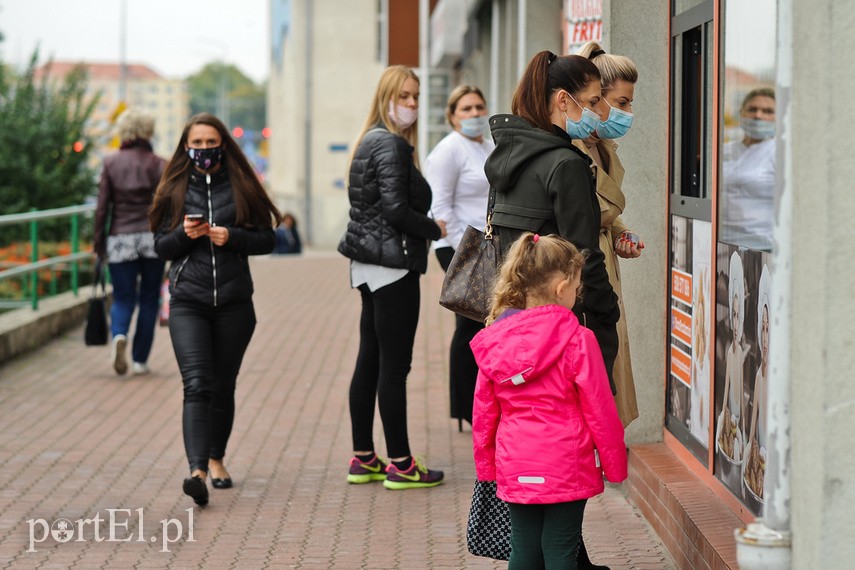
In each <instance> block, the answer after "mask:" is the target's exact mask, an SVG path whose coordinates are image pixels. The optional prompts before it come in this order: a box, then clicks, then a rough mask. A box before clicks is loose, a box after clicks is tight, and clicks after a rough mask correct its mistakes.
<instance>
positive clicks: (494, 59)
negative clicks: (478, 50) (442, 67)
mask: <svg viewBox="0 0 855 570" xmlns="http://www.w3.org/2000/svg"><path fill="white" fill-rule="evenodd" d="M499 18H500V15H499V0H493V6H492V7H491V12H490V112H491V113H498V112H499V30H500V29H501V28H500V27H499Z"/></svg>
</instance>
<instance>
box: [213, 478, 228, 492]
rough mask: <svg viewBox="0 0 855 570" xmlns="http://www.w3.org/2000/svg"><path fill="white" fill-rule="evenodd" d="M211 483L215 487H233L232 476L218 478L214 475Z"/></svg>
mask: <svg viewBox="0 0 855 570" xmlns="http://www.w3.org/2000/svg"><path fill="white" fill-rule="evenodd" d="M211 485H213V486H214V489H231V488H232V478H231V477H226V478H225V479H216V478H214V477H212V478H211Z"/></svg>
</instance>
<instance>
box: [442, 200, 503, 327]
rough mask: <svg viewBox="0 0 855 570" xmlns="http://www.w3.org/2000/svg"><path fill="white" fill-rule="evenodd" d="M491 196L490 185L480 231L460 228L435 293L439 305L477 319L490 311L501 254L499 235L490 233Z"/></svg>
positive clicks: (491, 229)
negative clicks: (482, 227) (459, 233)
mask: <svg viewBox="0 0 855 570" xmlns="http://www.w3.org/2000/svg"><path fill="white" fill-rule="evenodd" d="M495 199H496V195H495V190H493V189H491V190H490V207H489V210H488V211H487V224H486V226H485V227H484V231H481V230H479V229H478V228H475V227H472V226H467V228H466V231H464V232H463V238H461V240H460V244H459V245H458V246H457V249H456V250H455V252H454V257H453V258H452V259H451V263H450V264H449V266H448V271H446V272H445V279H444V280H443V282H442V291H441V293H440V295H439V304H440V305H442V306H443V307H445V308H446V309H449V310H451V311H454V312H455V313H457V314H458V315H461V316H464V317H466V318H469V319H472V320H473V321H478V322H481V323H483V322H484V321H485V320H486V319H487V315H489V314H490V307H491V305H492V304H493V286H494V284H495V282H496V276H497V275H498V273H499V262H500V257H501V255H500V253H501V249H500V244H499V236H498V235H494V234H493V226H492V224H491V220H492V218H493V204H494V202H495Z"/></svg>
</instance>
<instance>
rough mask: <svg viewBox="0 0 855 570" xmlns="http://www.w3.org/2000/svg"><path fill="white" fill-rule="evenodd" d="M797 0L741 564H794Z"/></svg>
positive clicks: (762, 569) (783, 79)
mask: <svg viewBox="0 0 855 570" xmlns="http://www.w3.org/2000/svg"><path fill="white" fill-rule="evenodd" d="M792 21H793V14H792V0H778V46H777V48H778V61H777V86H776V94H775V99H776V107H777V113H776V115H777V122H778V124H777V151H776V157H775V158H776V160H777V163H778V168H777V173H776V175H777V176H776V181H775V186H776V188H775V190H776V195H777V196H778V203H777V204H776V206H777V213H778V217H777V220H776V221H775V244H776V249H775V263H774V268H773V270H772V283H773V286H772V293H771V299H770V308H771V311H772V315H771V316H772V321H771V322H770V324H769V381H768V383H767V394H768V395H767V398H768V399H767V409H766V414H767V430H768V438H767V441H768V448H767V453H768V457H767V459H766V476H765V478H764V482H763V496H764V497H765V502H764V506H763V516H762V517H761V518H759V519H757V521H756V522H754V523H751V524H749V525H747V526H746V527H745V528H740V529H736V530H735V531H734V535H735V537H736V559H737V562H738V563H739V567H740V569H741V570H772V569H775V570H778V569H789V568H790V567H791V565H792V543H791V535H790V502H791V501H790V499H791V492H790V475H791V471H790V449H791V440H790V429H791V425H790V384H791V367H790V354H791V346H792V252H793V176H792V164H793V162H792V141H793V137H792V103H791V98H790V93H791V88H792V39H793V34H792Z"/></svg>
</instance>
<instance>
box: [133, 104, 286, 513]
mask: <svg viewBox="0 0 855 570" xmlns="http://www.w3.org/2000/svg"><path fill="white" fill-rule="evenodd" d="M149 219H150V222H151V227H152V230H153V231H154V232H155V250H156V251H157V253H158V255H160V256H161V257H163V258H164V259H168V260H170V261H171V262H172V265H171V268H170V271H169V291H170V295H171V297H170V309H169V332H170V335H171V337H172V347H173V349H174V350H175V356H176V358H177V359H178V367H179V369H180V370H181V377H182V379H183V381H184V412H183V426H184V448H185V450H186V452H187V459H188V461H189V463H190V477H189V478H187V479H185V480H184V486H183V489H184V493H185V494H187V495H189V496H190V497H192V498H193V500H194V501H195V502H196V504H198V505H206V504H207V503H208V488H207V485H206V483H205V480H206V478H207V476H208V468H209V467H210V469H211V478H212V484H213V486H214V487H215V488H218V489H224V488H229V487H231V486H232V479H231V477H230V476H229V473H228V471H226V468H225V466H224V465H223V457H224V456H225V453H226V444H227V443H228V440H229V435H230V434H231V429H232V423H233V421H234V410H235V400H234V392H235V381H236V379H237V375H238V371H239V370H240V364H241V360H242V359H243V355H244V352H245V351H246V348H247V346H248V345H249V340H250V338H251V337H252V333H253V331H254V330H255V310H254V308H253V304H252V293H253V286H252V276H251V275H250V272H249V260H248V256H250V255H259V254H265V253H270V252H271V251H273V245H274V242H275V238H274V235H273V227H274V225H275V224H278V223H279V222H281V221H282V219H281V215H280V214H279V211H278V210H277V209H276V207H275V206H274V205H273V203H272V202H271V201H270V198H269V197H268V195H267V193H266V192H265V191H264V188H263V187H262V186H261V183H260V182H259V181H258V178H257V177H256V175H255V172H254V171H253V169H252V167H251V166H250V164H249V162H248V161H247V159H246V157H245V156H244V154H243V152H242V151H241V150H240V147H239V146H238V145H237V143H236V142H235V141H234V139H232V137H231V136H230V135H229V133H228V130H227V129H226V126H225V125H224V124H223V123H222V122H221V121H220V120H219V119H217V118H216V117H214V116H213V115H210V114H208V113H199V114H198V115H194V116H193V117H191V118H190V121H189V122H188V123H187V125H186V126H185V127H184V132H183V133H182V135H181V140H180V141H179V143H178V147H177V148H176V149H175V153H174V154H173V156H172V160H171V161H170V162H169V164H168V165H167V167H166V171H165V172H164V174H163V178H162V179H161V181H160V185H159V186H158V188H157V193H156V194H155V197H154V204H153V205H152V209H151V213H150V216H149Z"/></svg>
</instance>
